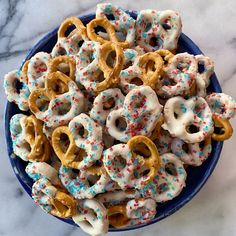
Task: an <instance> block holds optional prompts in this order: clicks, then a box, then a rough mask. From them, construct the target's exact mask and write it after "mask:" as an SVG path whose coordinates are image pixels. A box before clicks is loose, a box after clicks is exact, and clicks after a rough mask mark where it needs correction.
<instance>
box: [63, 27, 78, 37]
mask: <svg viewBox="0 0 236 236" xmlns="http://www.w3.org/2000/svg"><path fill="white" fill-rule="evenodd" d="M75 29H76V27H75V25H74V24H71V25H70V26H68V27H67V29H66V31H65V33H64V36H65V37H66V38H71V37H72V36H73V35H74V34H75V33H76V31H74V30H75Z"/></svg>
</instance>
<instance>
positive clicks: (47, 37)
mask: <svg viewBox="0 0 236 236" xmlns="http://www.w3.org/2000/svg"><path fill="white" fill-rule="evenodd" d="M126 12H127V13H128V14H129V15H130V16H131V17H133V18H136V17H137V11H132V10H127V11H126ZM94 17H95V14H94V13H89V14H86V15H80V16H78V18H79V19H80V20H81V21H82V22H83V21H88V19H89V20H90V19H93V18H94ZM58 29H59V27H56V28H55V29H53V30H52V31H50V32H48V33H47V34H46V35H45V36H43V37H42V38H41V39H40V40H39V41H38V42H37V43H36V44H35V45H33V47H32V48H31V49H30V50H29V51H28V53H27V54H26V57H25V59H24V60H23V62H22V65H23V64H24V62H25V61H26V60H27V59H29V58H31V57H32V56H33V55H34V54H35V53H37V49H38V48H41V47H42V46H43V45H45V44H46V43H47V42H48V41H49V40H50V39H51V37H52V36H54V35H55V34H56V33H57V31H58ZM179 39H181V40H183V41H185V42H186V44H187V45H189V47H191V50H192V51H193V52H194V54H203V52H202V51H201V50H200V48H199V47H198V46H197V45H196V44H195V43H194V42H193V41H192V40H191V39H190V38H189V37H188V36H187V35H185V34H184V33H181V35H180V38H179ZM213 80H214V81H213V82H214V88H215V92H218V93H220V92H222V90H221V86H220V84H219V81H218V79H217V77H216V76H215V78H214V79H213ZM11 105H12V103H10V102H9V101H7V104H6V107H5V115H4V120H5V125H4V127H5V129H4V136H5V143H6V146H7V153H8V159H9V160H10V163H11V166H12V169H13V172H14V173H15V176H16V177H17V179H18V181H19V182H20V184H21V186H22V187H23V189H24V190H25V191H26V192H27V194H28V195H29V196H30V198H31V199H32V196H31V188H30V187H29V186H28V185H27V184H26V183H25V182H24V181H23V180H22V179H21V178H20V176H19V175H18V173H17V172H16V171H15V169H14V160H13V158H12V157H11V155H12V153H11V147H10V145H9V142H8V140H9V139H10V138H11V137H10V135H9V121H10V119H11V117H10V111H9V110H10V106H11ZM222 147H223V142H216V146H215V152H216V153H217V154H216V155H215V156H214V159H213V162H212V163H211V165H210V167H209V168H208V170H207V171H206V174H205V176H204V178H203V180H202V181H201V182H199V183H198V184H197V186H196V188H195V189H194V191H192V192H191V193H190V194H189V195H188V197H185V198H184V199H183V200H182V201H180V202H179V203H178V204H176V206H175V207H173V208H171V209H169V210H168V211H166V212H165V213H163V214H162V215H157V217H155V218H153V219H152V220H151V221H150V222H148V223H144V224H140V225H134V226H129V227H126V228H120V229H116V228H110V227H109V232H121V231H129V230H134V229H139V228H143V227H146V226H148V225H152V224H155V223H157V222H158V221H161V220H162V219H164V218H166V217H168V216H170V215H172V214H173V213H175V212H176V211H178V210H179V209H180V208H182V207H183V206H184V205H186V204H187V203H188V202H189V201H190V200H191V199H193V197H194V196H196V194H197V193H198V192H199V191H200V190H201V188H202V187H203V186H204V185H205V183H206V181H207V180H208V178H209V177H210V176H211V174H212V172H213V171H214V169H215V167H216V164H217V162H218V160H219V158H220V154H221V150H222ZM52 216H53V215H52ZM54 217H56V216H54ZM56 218H58V219H59V220H61V221H63V222H66V223H67V224H70V225H72V226H73V224H71V223H70V221H68V219H63V218H59V217H56ZM69 220H70V219H69ZM77 226H78V225H77ZM78 227H79V226H78Z"/></svg>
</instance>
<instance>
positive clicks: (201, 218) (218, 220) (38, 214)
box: [0, 0, 236, 236]
mask: <svg viewBox="0 0 236 236" xmlns="http://www.w3.org/2000/svg"><path fill="white" fill-rule="evenodd" d="M97 2H99V1H97V0H85V1H79V0H70V1H68V0H48V1H39V0H34V1H30V0H0V76H1V78H3V75H4V74H5V73H6V72H8V71H10V70H12V69H15V68H17V67H18V66H19V65H20V63H21V61H22V60H23V58H24V57H25V54H26V52H27V50H29V49H30V47H31V46H32V45H33V44H35V43H36V42H37V41H38V40H39V39H40V38H41V37H42V36H43V35H45V34H46V33H47V32H48V31H50V30H52V29H53V28H54V27H55V26H57V25H59V24H60V22H61V21H62V19H63V18H65V17H67V16H70V15H80V14H84V13H87V12H94V11H95V4H96V3H97ZM113 2H115V3H117V4H119V5H120V6H123V7H124V8H127V9H136V10H140V9H145V8H153V9H160V10H164V9H175V10H178V11H179V12H180V13H181V15H182V21H183V31H184V33H186V34H187V35H188V36H190V37H191V38H192V39H193V40H194V41H195V42H196V43H197V44H198V45H199V46H200V48H201V49H202V50H203V51H204V52H205V54H207V55H208V56H210V57H212V58H213V59H214V61H215V68H216V73H217V75H218V78H219V79H220V82H221V85H222V87H223V90H224V92H225V93H228V94H230V95H232V96H234V97H236V62H235V55H236V30H235V24H236V12H235V9H236V1H234V0H228V1H222V0H207V1H206V0H198V1H194V0H178V1H173V0H159V1H155V0H136V1H133V0H130V1H125V0H119V1H118V0H117V1H113ZM2 81H3V79H2ZM0 90H1V93H0V94H1V95H0V99H1V102H0V119H1V121H2V122H1V124H2V125H1V130H0V132H1V134H2V138H1V142H0V147H1V150H2V151H1V152H2V155H1V158H0V173H1V174H0V176H1V177H0V184H1V188H0V192H1V193H0V203H1V204H0V219H1V220H0V235H1V236H13V235H14V236H15V235H17V236H21V235H22V236H23V235H25V236H28V235H34V236H41V235H50V236H51V235H57V236H64V235H67V236H75V235H85V234H84V233H82V231H81V230H80V229H77V228H73V227H71V226H69V225H66V224H65V223H62V222H60V221H58V220H57V219H55V218H53V217H51V216H50V215H46V214H45V213H44V212H42V211H41V210H40V209H39V208H38V207H36V206H35V205H34V203H33V202H32V200H31V199H30V198H29V197H28V196H27V195H26V194H25V193H24V192H23V190H22V188H21V187H20V185H19V183H18V182H17V180H16V178H15V176H14V174H13V171H12V169H11V167H10V164H9V161H8V157H7V154H6V146H5V140H4V135H3V134H4V126H3V118H4V107H5V103H6V98H5V96H4V92H3V88H2V86H0ZM232 123H233V125H234V126H235V125H236V121H235V120H234V121H233V122H232ZM235 143H236V135H234V136H233V138H232V139H231V140H229V141H227V142H226V143H225V145H224V149H223V152H222V155H221V159H220V161H219V163H218V165H217V167H216V169H215V171H214V173H213V175H212V176H211V177H210V179H209V181H208V182H207V184H206V185H205V186H204V188H203V189H202V190H201V191H200V193H199V194H198V195H197V196H196V197H195V198H194V199H193V200H192V201H191V202H190V203H189V204H187V205H186V206H185V207H183V208H182V209H181V210H180V211H178V212H177V213H175V214H174V215H172V216H170V217H168V218H167V219H165V220H163V221H161V222H159V223H157V224H155V225H152V226H149V227H146V228H143V229H140V230H137V231H135V232H124V233H116V235H130V236H131V235H136V236H139V235H149V236H152V235H165V236H172V235H176V236H190V235H191V236H197V235H201V236H211V235H212V236H213V235H214V236H228V235H236V224H235V219H236V210H235V203H236V171H235V166H236V158H235V153H234V150H235V149H234V148H235V147H234V145H235ZM109 235H111V234H109Z"/></svg>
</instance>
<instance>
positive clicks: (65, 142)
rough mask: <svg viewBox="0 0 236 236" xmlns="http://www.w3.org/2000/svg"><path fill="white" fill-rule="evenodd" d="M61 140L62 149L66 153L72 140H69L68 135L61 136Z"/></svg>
mask: <svg viewBox="0 0 236 236" xmlns="http://www.w3.org/2000/svg"><path fill="white" fill-rule="evenodd" d="M59 140H60V147H61V149H62V151H63V153H66V151H67V149H68V147H69V145H70V139H69V137H68V135H67V134H65V133H62V134H60V139H59Z"/></svg>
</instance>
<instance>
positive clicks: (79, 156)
mask: <svg viewBox="0 0 236 236" xmlns="http://www.w3.org/2000/svg"><path fill="white" fill-rule="evenodd" d="M74 156H75V158H74V161H76V162H80V161H83V159H84V157H86V156H88V154H87V152H86V150H85V149H82V148H77V150H76V151H75V154H74Z"/></svg>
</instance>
